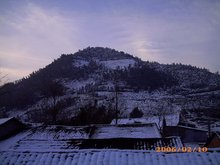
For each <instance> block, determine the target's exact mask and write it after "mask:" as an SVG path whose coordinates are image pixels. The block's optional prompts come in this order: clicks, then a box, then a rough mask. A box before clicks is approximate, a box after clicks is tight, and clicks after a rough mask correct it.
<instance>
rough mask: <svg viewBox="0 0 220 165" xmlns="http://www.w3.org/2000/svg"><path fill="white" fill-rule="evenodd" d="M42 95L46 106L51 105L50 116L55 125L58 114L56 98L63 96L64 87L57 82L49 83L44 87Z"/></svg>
mask: <svg viewBox="0 0 220 165" xmlns="http://www.w3.org/2000/svg"><path fill="white" fill-rule="evenodd" d="M42 93H43V95H44V96H45V97H46V98H47V100H48V104H49V105H51V109H52V112H51V115H52V118H53V122H54V123H56V122H57V115H58V113H59V107H58V105H57V103H58V97H60V96H62V95H64V94H65V87H64V86H63V85H62V83H61V82H59V81H51V82H48V83H47V84H46V85H45V86H44V88H43V90H42Z"/></svg>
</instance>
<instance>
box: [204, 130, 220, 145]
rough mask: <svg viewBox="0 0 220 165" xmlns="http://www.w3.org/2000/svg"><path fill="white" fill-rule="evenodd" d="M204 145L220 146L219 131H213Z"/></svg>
mask: <svg viewBox="0 0 220 165" xmlns="http://www.w3.org/2000/svg"><path fill="white" fill-rule="evenodd" d="M204 146H205V147H207V148H217V147H220V135H219V134H218V133H213V134H212V136H211V137H210V138H208V140H207V142H206V144H205V145H204Z"/></svg>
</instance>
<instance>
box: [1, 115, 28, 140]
mask: <svg viewBox="0 0 220 165" xmlns="http://www.w3.org/2000/svg"><path fill="white" fill-rule="evenodd" d="M24 128H25V125H24V124H23V123H21V122H20V121H19V120H18V119H16V118H14V117H13V118H1V119H0V140H2V139H5V138H8V137H9V136H12V135H15V134H16V133H18V132H20V131H22V130H23V129H24Z"/></svg>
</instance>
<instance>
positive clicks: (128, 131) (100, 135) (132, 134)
mask: <svg viewBox="0 0 220 165" xmlns="http://www.w3.org/2000/svg"><path fill="white" fill-rule="evenodd" d="M160 137H161V135H160V132H159V130H158V127H157V125H156V124H154V123H151V124H131V125H106V126H100V127H98V128H97V129H96V131H95V133H94V134H93V135H92V137H91V138H93V139H108V138H160Z"/></svg>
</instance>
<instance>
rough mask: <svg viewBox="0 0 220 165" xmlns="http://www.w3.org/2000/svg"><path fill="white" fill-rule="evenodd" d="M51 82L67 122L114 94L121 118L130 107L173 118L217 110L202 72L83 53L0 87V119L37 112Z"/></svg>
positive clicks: (215, 93) (218, 81)
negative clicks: (163, 111)
mask: <svg viewBox="0 0 220 165" xmlns="http://www.w3.org/2000/svg"><path fill="white" fill-rule="evenodd" d="M51 82H60V83H61V84H62V86H63V87H64V88H65V92H64V93H63V94H62V95H59V97H58V100H60V101H62V106H61V107H62V109H64V111H63V113H64V112H65V114H68V115H67V116H74V114H75V112H76V111H77V109H79V108H80V107H81V106H83V105H86V104H89V103H91V102H94V100H96V103H97V104H99V105H105V106H106V105H110V104H111V106H114V105H113V104H114V102H115V89H117V90H118V102H119V108H121V110H122V111H123V114H122V116H127V115H128V114H129V112H130V111H131V110H132V109H133V108H134V107H138V108H140V109H141V110H142V111H143V112H144V115H149V114H154V113H155V111H156V110H159V109H164V108H165V107H166V111H170V112H174V111H175V112H177V111H180V110H181V109H193V108H192V107H193V106H194V107H195V106H197V108H201V107H206V108H207V107H213V106H214V107H218V108H219V106H220V104H219V101H218V100H219V93H220V92H219V91H220V76H219V75H218V74H214V73H211V72H209V71H208V70H207V69H200V68H197V67H193V66H189V65H183V64H171V65H165V64H159V63H156V62H149V61H142V60H141V59H139V58H137V57H134V56H132V55H129V54H127V53H124V52H119V51H116V50H114V49H110V48H102V47H88V48H86V49H84V50H80V51H78V52H76V53H74V54H63V55H61V57H60V58H58V59H56V60H54V61H53V62H52V63H51V64H49V65H47V66H46V67H45V68H43V69H40V70H38V71H36V72H33V73H32V74H30V75H29V76H28V77H26V78H23V79H21V80H18V81H16V82H13V83H8V84H5V85H4V86H2V87H1V88H0V90H1V93H2V94H1V95H0V107H1V109H0V110H1V115H2V114H7V115H8V114H10V113H11V112H14V111H15V110H20V111H23V112H24V113H25V114H28V113H29V112H32V111H34V110H38V112H40V111H39V109H42V104H43V103H44V102H45V100H46V99H48V96H46V95H44V92H43V91H44V90H43V89H45V87H48V86H49V84H50V83H51ZM192 98H193V99H194V100H193V99H192ZM207 98H208V99H207ZM51 99H52V98H51ZM201 100H204V101H201ZM51 104H52V100H51ZM9 112H10V113H9Z"/></svg>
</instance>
